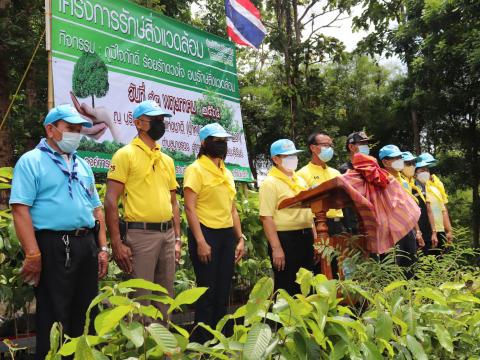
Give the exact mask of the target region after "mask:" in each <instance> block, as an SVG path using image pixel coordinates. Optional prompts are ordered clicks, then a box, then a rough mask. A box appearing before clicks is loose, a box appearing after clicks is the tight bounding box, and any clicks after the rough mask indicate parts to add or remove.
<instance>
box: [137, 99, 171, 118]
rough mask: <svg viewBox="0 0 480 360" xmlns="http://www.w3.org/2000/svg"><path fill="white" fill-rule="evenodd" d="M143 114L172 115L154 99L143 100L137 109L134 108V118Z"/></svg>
mask: <svg viewBox="0 0 480 360" xmlns="http://www.w3.org/2000/svg"><path fill="white" fill-rule="evenodd" d="M142 115H147V116H159V115H163V116H166V117H171V116H172V114H170V113H169V112H168V111H166V110H164V109H162V108H161V107H160V105H158V103H157V102H156V101H154V100H145V101H142V102H141V103H140V104H138V105H137V107H136V108H135V110H133V118H134V119H138V118H139V117H140V116H142Z"/></svg>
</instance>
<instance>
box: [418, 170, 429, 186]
mask: <svg viewBox="0 0 480 360" xmlns="http://www.w3.org/2000/svg"><path fill="white" fill-rule="evenodd" d="M417 179H418V181H420V182H421V183H422V184H426V183H427V181H428V180H429V179H430V173H429V172H428V171H422V172H420V173H418V174H417Z"/></svg>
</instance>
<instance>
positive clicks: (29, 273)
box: [20, 254, 42, 286]
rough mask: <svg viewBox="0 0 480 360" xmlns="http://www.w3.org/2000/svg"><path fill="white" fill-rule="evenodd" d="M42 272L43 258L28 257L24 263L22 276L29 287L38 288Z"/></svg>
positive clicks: (39, 256)
mask: <svg viewBox="0 0 480 360" xmlns="http://www.w3.org/2000/svg"><path fill="white" fill-rule="evenodd" d="M41 271H42V256H41V255H40V254H39V255H38V256H35V257H27V258H26V259H25V260H24V261H23V267H22V271H21V272H20V274H21V275H22V277H23V281H25V282H26V283H27V284H29V285H33V286H37V285H38V283H39V282H40V273H41Z"/></svg>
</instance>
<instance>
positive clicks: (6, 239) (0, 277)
mask: <svg viewBox="0 0 480 360" xmlns="http://www.w3.org/2000/svg"><path fill="white" fill-rule="evenodd" d="M12 176H13V171H12V168H0V189H2V188H3V189H7V188H9V187H10V182H11V179H12ZM22 263H23V252H22V247H21V245H20V241H19V240H18V238H17V236H16V234H15V229H14V226H13V221H12V214H11V210H10V209H7V210H0V302H1V303H2V304H5V313H4V314H2V316H4V317H5V319H8V320H10V319H13V323H14V327H15V335H18V326H17V313H18V312H19V311H22V313H23V314H25V315H26V316H27V317H28V315H29V308H30V303H31V302H32V300H33V289H32V287H31V286H30V285H28V284H25V283H24V282H23V279H22V277H21V276H20V269H21V267H22ZM27 324H28V322H27Z"/></svg>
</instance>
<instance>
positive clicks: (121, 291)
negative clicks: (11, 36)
mask: <svg viewBox="0 0 480 360" xmlns="http://www.w3.org/2000/svg"><path fill="white" fill-rule="evenodd" d="M297 282H298V283H299V284H300V286H301V293H300V294H297V295H295V296H293V297H292V296H290V295H288V294H287V293H286V292H285V291H284V290H278V291H275V292H274V291H273V282H272V280H271V279H270V278H262V279H261V280H260V281H259V282H258V283H257V284H256V285H255V287H254V289H253V290H252V292H251V294H250V297H249V300H248V302H247V303H246V304H245V305H243V306H242V307H240V308H238V309H237V310H236V312H235V313H233V314H231V315H227V316H225V317H224V318H223V319H222V320H221V321H220V322H219V323H218V324H217V326H216V327H215V328H211V327H209V326H206V325H204V324H200V326H202V327H204V328H206V329H207V330H208V331H209V332H210V333H211V334H212V336H213V339H212V340H211V341H208V342H207V343H205V344H197V343H189V342H188V341H189V336H190V334H189V333H188V332H187V331H185V329H182V328H180V327H178V326H176V325H173V324H171V325H172V328H171V330H168V329H167V328H165V327H163V325H160V324H158V323H157V324H155V323H154V324H151V325H148V326H142V324H141V323H140V322H138V321H137V320H135V319H136V317H135V315H148V316H154V317H157V316H158V312H157V311H155V310H154V308H152V307H146V306H144V305H141V304H140V303H139V302H138V301H137V300H138V299H129V298H128V297H127V294H128V293H129V292H130V291H131V289H132V288H146V289H153V288H155V289H156V290H158V291H160V292H162V289H159V288H158V285H154V284H152V283H148V282H146V281H140V280H131V281H128V282H125V283H120V284H118V285H116V286H114V287H106V288H104V289H103V290H102V293H101V294H100V295H99V296H98V297H97V298H96V299H95V300H94V301H93V302H92V305H91V308H93V307H94V306H96V305H97V304H101V312H100V313H99V315H98V316H97V318H96V319H95V322H94V324H95V334H94V335H87V334H86V332H85V334H84V335H82V336H80V337H78V338H74V339H68V338H67V339H66V340H65V342H64V343H62V344H60V343H59V342H60V334H59V329H58V327H54V328H53V329H52V336H51V338H52V339H55V342H54V343H53V344H52V349H51V352H50V354H49V357H48V359H56V358H58V356H59V355H60V354H62V355H69V354H72V353H74V352H75V354H76V356H82V359H90V358H91V359H94V358H101V359H115V358H122V359H126V358H142V359H150V358H156V356H161V355H168V356H169V357H170V358H172V359H198V358H201V357H202V356H204V355H205V354H208V357H209V358H212V359H273V358H278V357H281V358H285V359H345V358H349V359H369V360H370V359H384V358H390V359H420V360H423V359H427V358H428V359H474V358H476V357H478V356H479V355H480V346H479V344H478V341H477V339H478V336H479V335H480V327H479V325H480V297H479V296H480V278H479V273H478V271H476V272H475V273H468V274H464V275H463V276H461V277H459V279H458V281H456V282H445V283H442V284H440V285H439V286H421V287H418V286H416V284H415V283H411V282H408V281H405V280H397V281H394V282H392V283H390V284H389V285H388V286H386V287H384V288H382V289H381V290H379V291H369V290H366V289H364V288H362V287H361V286H360V285H359V284H358V283H355V282H353V281H351V280H348V281H343V282H338V281H336V280H327V279H326V278H325V277H324V276H323V275H316V276H313V274H312V273H311V272H309V271H307V270H304V269H301V270H300V271H299V272H298V274H297ZM339 290H342V291H343V292H344V293H348V294H349V295H350V298H351V299H352V298H354V297H356V298H363V299H365V300H366V301H367V303H368V306H367V307H366V308H364V309H362V311H358V310H357V308H356V306H355V304H351V305H350V306H346V304H345V302H342V299H341V298H337V294H338V291H339ZM203 291H205V289H193V290H189V291H187V292H186V293H182V294H180V295H179V296H177V298H176V299H175V300H173V299H170V298H169V297H168V296H166V295H163V294H162V295H153V296H150V297H149V298H150V299H152V300H153V301H160V302H164V303H167V304H169V306H170V310H169V311H172V309H173V308H178V307H179V306H181V305H182V304H187V303H191V302H193V301H195V300H196V299H197V298H198V296H200V295H201V293H203ZM229 320H230V321H234V332H233V335H231V336H225V335H224V334H222V332H221V331H222V329H223V327H224V326H225V324H226V323H227V321H229ZM87 327H88V324H86V327H85V328H86V329H87Z"/></svg>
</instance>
